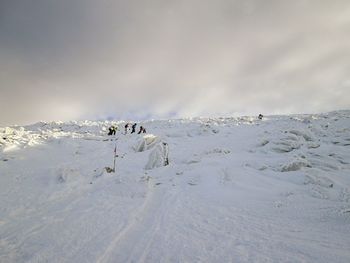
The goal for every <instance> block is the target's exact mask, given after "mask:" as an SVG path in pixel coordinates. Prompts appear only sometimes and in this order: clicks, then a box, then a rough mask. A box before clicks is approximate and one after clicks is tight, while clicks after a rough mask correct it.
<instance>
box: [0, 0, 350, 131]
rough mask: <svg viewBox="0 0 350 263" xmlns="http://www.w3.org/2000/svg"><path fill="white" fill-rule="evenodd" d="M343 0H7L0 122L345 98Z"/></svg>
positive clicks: (1, 36) (257, 107)
mask: <svg viewBox="0 0 350 263" xmlns="http://www.w3.org/2000/svg"><path fill="white" fill-rule="evenodd" d="M349 47H350V2H349V1H346V0H342V1H340V0H334V1H311V0H310V1H308V0H296V1H277V0H267V1H258V0H247V1H228V0H218V1H211V0H186V1H185V0H179V1H164V0H151V1H135V0H129V1H118V0H100V1H93V0H60V1H54V0H31V1H29V0H27V1H24V0H22V1H21V0H11V1H10V0H7V1H6V0H5V1H1V2H0V58H1V59H0V91H1V95H0V125H9V124H15V123H20V124H24V123H30V122H35V121H39V120H71V119H84V118H88V119H96V118H107V117H113V118H133V119H143V118H159V117H160V118H167V117H187V116H199V115H205V116H217V115H223V116H227V115H238V114H257V113H260V112H262V113H263V114H274V113H299V112H300V113H301V112H320V111H329V110H336V109H349V108H350V74H349V73H350V48H349Z"/></svg>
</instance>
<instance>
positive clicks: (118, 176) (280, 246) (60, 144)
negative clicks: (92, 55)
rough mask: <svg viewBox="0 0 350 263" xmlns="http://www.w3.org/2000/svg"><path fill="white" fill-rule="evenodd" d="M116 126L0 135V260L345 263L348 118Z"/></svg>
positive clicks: (53, 126) (56, 126) (77, 125)
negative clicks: (142, 130) (128, 130)
mask: <svg viewBox="0 0 350 263" xmlns="http://www.w3.org/2000/svg"><path fill="white" fill-rule="evenodd" d="M110 125H116V126H118V128H119V129H118V132H117V134H116V136H107V135H106V133H107V130H108V127H109V126H110ZM124 125H125V122H123V121H115V122H110V121H103V122H98V121H73V122H68V123H64V122H39V123H36V124H33V125H28V126H23V127H20V126H13V127H4V128H0V262H350V252H349V251H350V250H349V244H350V235H349V234H348V233H350V176H349V175H350V111H338V112H331V113H326V114H318V115H293V116H268V117H266V118H264V119H263V120H258V119H257V118H255V117H239V118H234V117H232V118H192V119H179V120H162V121H161V120H159V121H148V122H144V123H141V124H140V125H142V126H144V127H146V128H147V131H149V132H151V134H147V135H144V134H143V135H141V134H124ZM165 142H166V144H164V143H165ZM115 148H116V153H114V149H115ZM114 155H116V156H117V157H116V163H115V164H116V166H115V167H116V169H115V173H113V172H112V173H107V172H106V170H105V167H113V165H114V164H113V161H114ZM169 156H170V159H169ZM167 164H169V165H167Z"/></svg>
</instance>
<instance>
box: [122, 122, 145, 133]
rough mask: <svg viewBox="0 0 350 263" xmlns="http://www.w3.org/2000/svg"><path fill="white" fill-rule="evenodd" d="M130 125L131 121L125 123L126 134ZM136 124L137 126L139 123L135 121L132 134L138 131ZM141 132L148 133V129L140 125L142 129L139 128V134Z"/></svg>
mask: <svg viewBox="0 0 350 263" xmlns="http://www.w3.org/2000/svg"><path fill="white" fill-rule="evenodd" d="M130 125H131V124H130V123H127V124H125V126H124V128H125V134H127V133H128V130H129V127H130ZM136 126H137V123H134V124H132V125H131V134H132V133H135V132H136ZM140 133H146V129H145V128H144V127H143V126H140V130H139V132H138V134H140Z"/></svg>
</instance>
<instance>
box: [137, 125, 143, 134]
mask: <svg viewBox="0 0 350 263" xmlns="http://www.w3.org/2000/svg"><path fill="white" fill-rule="evenodd" d="M142 132H143V127H142V126H140V130H139V132H138V133H137V134H140V133H142Z"/></svg>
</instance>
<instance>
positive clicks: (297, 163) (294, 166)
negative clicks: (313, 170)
mask: <svg viewBox="0 0 350 263" xmlns="http://www.w3.org/2000/svg"><path fill="white" fill-rule="evenodd" d="M303 167H311V163H309V162H308V161H307V160H305V159H295V160H293V161H291V162H289V163H287V164H285V165H283V166H282V169H281V172H291V171H298V170H300V169H301V168H303Z"/></svg>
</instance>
